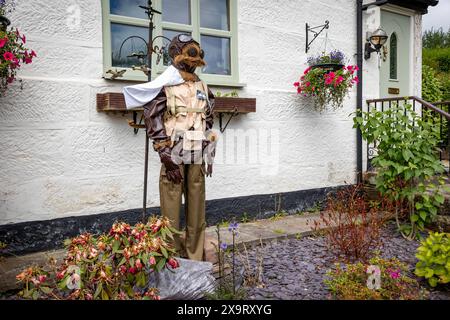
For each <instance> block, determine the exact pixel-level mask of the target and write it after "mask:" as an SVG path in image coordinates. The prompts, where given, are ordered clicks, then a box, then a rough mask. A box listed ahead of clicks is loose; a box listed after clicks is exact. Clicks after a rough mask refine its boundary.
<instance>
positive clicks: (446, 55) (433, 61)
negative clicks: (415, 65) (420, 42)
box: [422, 48, 450, 73]
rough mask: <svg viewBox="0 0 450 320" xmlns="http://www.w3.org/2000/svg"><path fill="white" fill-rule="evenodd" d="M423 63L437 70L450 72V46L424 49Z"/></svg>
mask: <svg viewBox="0 0 450 320" xmlns="http://www.w3.org/2000/svg"><path fill="white" fill-rule="evenodd" d="M422 59H423V60H422V63H423V64H424V65H427V66H430V67H432V68H433V69H435V70H436V71H437V72H444V73H448V72H450V48H436V49H424V50H423V58H422Z"/></svg>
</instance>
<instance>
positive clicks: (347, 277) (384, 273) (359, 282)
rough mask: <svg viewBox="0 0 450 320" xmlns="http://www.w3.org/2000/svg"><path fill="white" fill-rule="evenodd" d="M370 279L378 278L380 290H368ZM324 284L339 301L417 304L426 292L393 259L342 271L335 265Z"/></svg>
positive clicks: (379, 260) (372, 288)
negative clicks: (415, 302) (410, 301)
mask: <svg viewBox="0 0 450 320" xmlns="http://www.w3.org/2000/svg"><path fill="white" fill-rule="evenodd" d="M370 267H372V268H370ZM374 267H375V268H374ZM372 270H373V271H372ZM370 277H379V280H380V282H379V284H380V287H379V288H377V287H376V286H372V287H371V286H370V284H371V282H372V281H371V280H372V279H371V278H370ZM324 282H325V284H326V285H327V286H328V289H329V290H330V291H331V293H332V295H333V297H334V298H335V299H339V300H417V299H423V298H426V297H427V292H426V291H425V290H421V289H420V286H419V284H418V282H417V281H416V280H415V279H413V278H411V277H410V276H409V275H408V267H407V266H406V265H405V264H404V263H401V262H400V261H399V260H397V259H395V258H394V259H389V260H385V259H382V258H379V257H375V258H372V259H370V261H369V264H363V263H361V262H358V263H356V264H347V265H345V267H342V266H341V265H340V264H336V266H335V268H334V269H333V270H331V271H329V272H327V278H326V279H325V280H324Z"/></svg>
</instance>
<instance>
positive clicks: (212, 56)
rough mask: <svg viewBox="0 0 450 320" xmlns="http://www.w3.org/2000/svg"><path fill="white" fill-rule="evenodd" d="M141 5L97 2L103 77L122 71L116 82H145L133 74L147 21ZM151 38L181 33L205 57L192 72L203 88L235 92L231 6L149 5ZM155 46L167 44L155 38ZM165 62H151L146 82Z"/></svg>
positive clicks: (166, 0) (185, 0)
mask: <svg viewBox="0 0 450 320" xmlns="http://www.w3.org/2000/svg"><path fill="white" fill-rule="evenodd" d="M146 3H147V1H144V0H102V10H103V55H104V56H103V61H104V63H103V64H104V76H105V77H106V78H110V75H111V72H115V71H116V70H117V71H119V70H122V69H124V68H126V70H127V71H126V72H125V73H124V74H123V77H120V78H118V79H120V80H135V81H146V80H147V76H146V75H145V74H144V73H143V72H142V71H141V70H139V68H140V67H141V66H142V65H144V64H145V63H146V59H147V58H146V54H147V45H146V42H147V41H148V19H147V16H146V15H145V12H144V10H143V9H141V8H139V5H144V4H146ZM153 7H154V8H155V9H156V10H158V11H161V12H162V15H158V14H155V16H154V24H155V27H156V28H155V29H154V31H153V37H156V36H159V35H163V36H165V37H167V38H169V39H172V38H173V37H174V36H176V35H177V34H180V33H187V34H190V35H192V37H193V38H194V39H196V40H197V41H198V42H199V43H200V45H201V46H202V48H203V50H204V51H205V60H206V62H207V65H206V66H205V67H204V68H202V69H201V70H200V69H197V73H198V74H199V75H200V77H201V78H202V79H203V80H205V81H206V82H207V83H209V84H215V85H231V86H239V78H238V57H237V51H238V50H237V0H155V1H153ZM155 44H156V45H159V46H161V45H162V44H167V41H165V40H162V39H161V38H158V39H157V40H156V43H155ZM169 63H170V62H169V61H168V60H167V58H166V59H162V61H161V62H160V63H159V64H156V57H155V55H153V59H152V70H154V71H153V74H152V77H153V78H155V77H156V76H158V75H159V74H161V73H162V72H163V71H164V70H165V68H166V67H167V65H169Z"/></svg>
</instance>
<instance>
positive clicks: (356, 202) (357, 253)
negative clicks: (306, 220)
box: [314, 185, 393, 261]
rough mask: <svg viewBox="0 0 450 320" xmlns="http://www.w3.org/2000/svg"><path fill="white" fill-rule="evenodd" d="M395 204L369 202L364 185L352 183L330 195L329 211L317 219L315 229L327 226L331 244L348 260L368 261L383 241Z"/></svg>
mask: <svg viewBox="0 0 450 320" xmlns="http://www.w3.org/2000/svg"><path fill="white" fill-rule="evenodd" d="M392 207H393V206H392V204H391V203H390V202H389V201H387V200H381V201H378V202H369V201H367V200H366V198H365V195H364V191H363V186H362V185H354V186H348V187H345V188H343V189H341V190H338V191H337V192H336V194H334V195H330V196H329V197H328V201H327V207H326V210H325V211H323V212H321V214H320V219H319V220H318V221H317V220H316V221H314V228H315V229H316V230H320V229H322V228H325V229H324V231H323V232H325V237H326V240H327V243H328V245H329V247H330V248H331V249H332V250H333V251H334V252H335V253H336V254H338V255H343V257H344V259H345V260H347V261H352V260H363V261H365V260H366V259H368V258H369V257H370V253H371V252H372V251H373V250H374V249H375V248H376V247H377V246H378V245H379V244H380V232H381V227H382V226H383V224H384V223H385V222H386V220H387V219H388V218H389V217H390V215H391V212H392V211H393V208H392Z"/></svg>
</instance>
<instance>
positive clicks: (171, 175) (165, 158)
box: [158, 147, 183, 184]
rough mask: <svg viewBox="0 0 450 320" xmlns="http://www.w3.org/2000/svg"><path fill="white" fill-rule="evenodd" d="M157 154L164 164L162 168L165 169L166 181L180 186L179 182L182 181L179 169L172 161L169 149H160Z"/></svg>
mask: <svg viewBox="0 0 450 320" xmlns="http://www.w3.org/2000/svg"><path fill="white" fill-rule="evenodd" d="M158 153H159V158H160V159H161V163H162V164H164V167H166V175H167V179H169V181H172V182H174V183H176V184H180V183H181V181H183V177H182V176H181V172H180V167H179V166H178V165H177V164H176V163H175V162H173V161H172V152H171V149H170V148H168V147H165V148H162V149H160V150H159V151H158Z"/></svg>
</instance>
